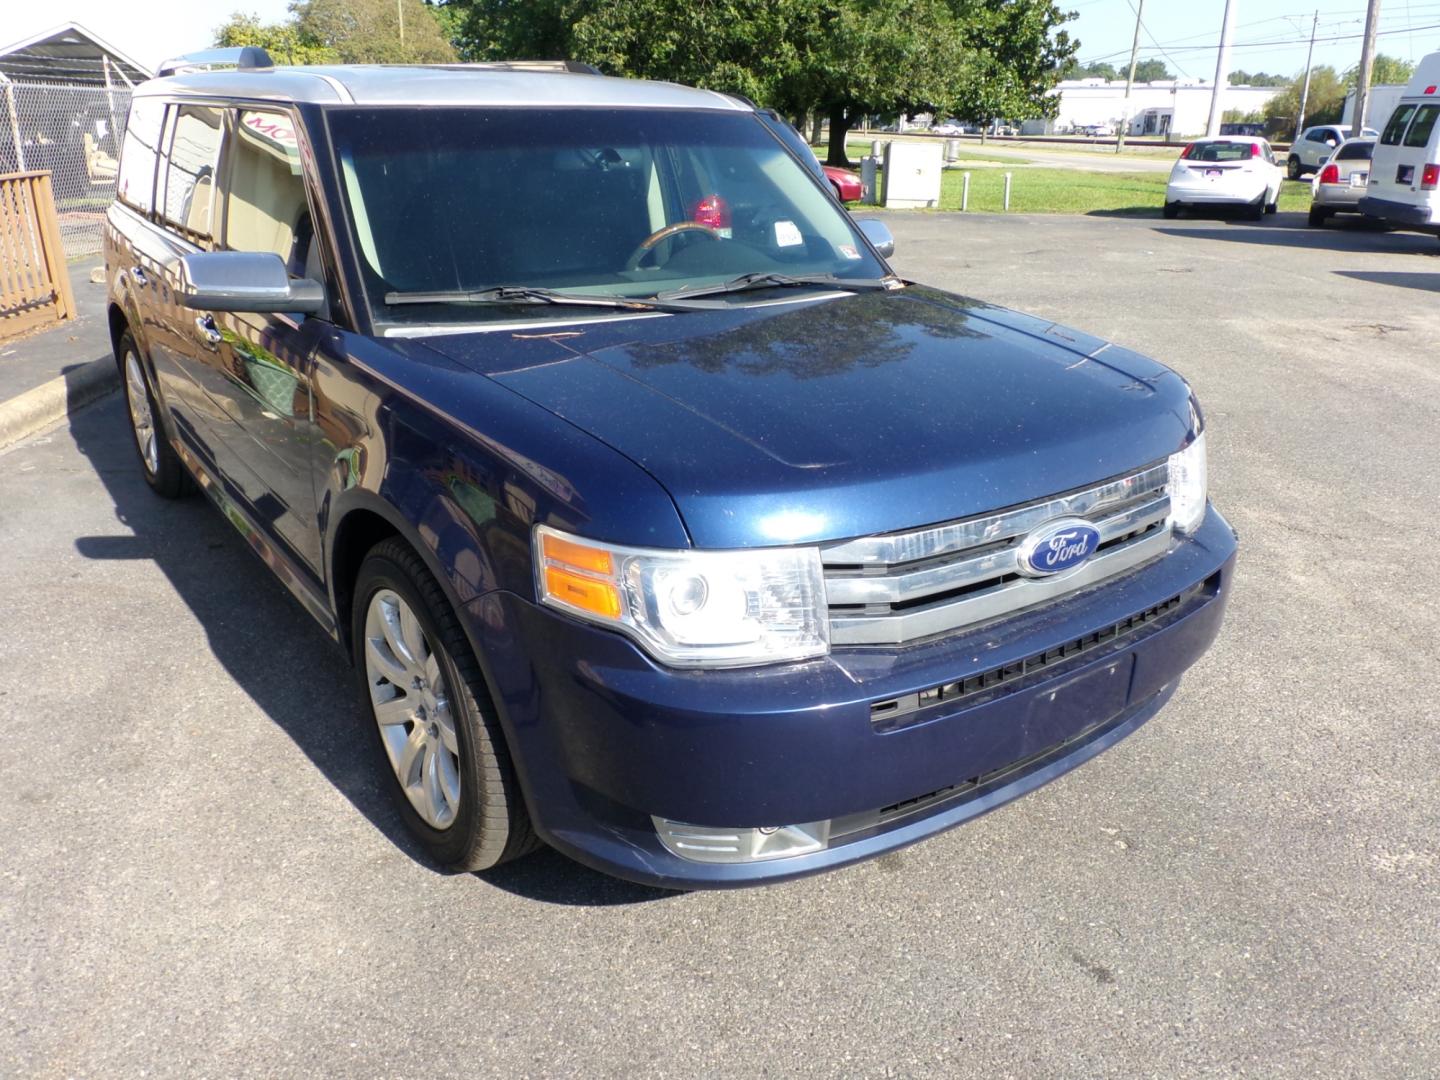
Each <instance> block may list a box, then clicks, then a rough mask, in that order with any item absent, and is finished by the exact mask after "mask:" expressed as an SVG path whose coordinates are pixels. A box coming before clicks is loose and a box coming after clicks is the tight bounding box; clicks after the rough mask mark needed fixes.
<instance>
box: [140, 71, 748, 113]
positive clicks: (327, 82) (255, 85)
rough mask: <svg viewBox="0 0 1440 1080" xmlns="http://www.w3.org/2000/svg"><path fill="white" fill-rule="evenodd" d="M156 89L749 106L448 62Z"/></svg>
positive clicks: (345, 99)
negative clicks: (445, 63) (444, 63)
mask: <svg viewBox="0 0 1440 1080" xmlns="http://www.w3.org/2000/svg"><path fill="white" fill-rule="evenodd" d="M135 93H136V94H138V95H141V96H146V97H148V96H150V95H157V94H176V95H188V94H195V95H207V96H211V97H215V96H219V97H233V98H242V99H244V98H262V99H265V100H283V101H293V102H297V103H301V104H316V105H335V104H342V103H343V104H349V103H351V102H353V103H354V104H357V105H418V106H425V105H433V106H445V105H461V106H463V105H488V106H497V107H498V106H511V105H523V106H526V107H529V108H581V107H587V106H588V107H591V108H656V109H714V110H721V111H726V112H750V111H752V110H751V108H750V107H749V106H748V105H745V104H744V103H742V102H740V101H737V100H735V99H734V98H731V97H727V96H726V95H724V94H720V93H717V92H716V91H713V90H700V89H696V88H695V87H690V86H680V85H678V84H676V83H664V82H648V81H645V80H641V79H617V78H611V77H610V76H606V75H586V74H582V73H579V72H574V71H555V70H535V69H528V70H520V69H513V68H512V69H506V68H495V67H485V66H483V65H476V66H473V67H471V66H467V65H464V64H447V65H420V64H415V65H407V64H329V65H320V66H313V67H308V66H297V67H276V68H259V69H244V70H233V71H203V72H192V73H189V74H179V75H172V76H168V77H166V78H162V79H150V80H148V81H147V82H144V83H141V84H140V85H139V86H138V87H136V89H135Z"/></svg>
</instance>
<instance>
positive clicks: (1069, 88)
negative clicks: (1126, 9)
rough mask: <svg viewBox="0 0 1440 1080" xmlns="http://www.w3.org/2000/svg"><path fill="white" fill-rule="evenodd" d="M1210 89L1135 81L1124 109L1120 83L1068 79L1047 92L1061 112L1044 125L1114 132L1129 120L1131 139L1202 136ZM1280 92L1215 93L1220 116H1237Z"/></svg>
mask: <svg viewBox="0 0 1440 1080" xmlns="http://www.w3.org/2000/svg"><path fill="white" fill-rule="evenodd" d="M1211 86H1212V84H1211V83H1205V82H1196V81H1193V80H1180V79H1177V80H1174V81H1170V82H1152V83H1136V84H1135V85H1134V86H1133V87H1131V89H1130V101H1129V105H1128V111H1127V105H1126V101H1125V83H1124V82H1123V81H1115V82H1106V81H1105V80H1104V79H1069V80H1066V81H1064V82H1062V83H1060V84H1058V85H1057V86H1056V87H1055V89H1054V90H1052V91H1050V93H1051V94H1053V95H1055V96H1057V97H1059V98H1060V108H1059V111H1058V112H1057V113H1056V115H1055V119H1054V120H1051V121H1046V122H1045V123H1046V125H1047V127H1048V129H1049V130H1050V131H1057V132H1067V131H1072V130H1074V129H1076V128H1083V127H1088V126H1090V125H1093V124H1104V125H1107V126H1109V127H1110V128H1111V129H1113V130H1116V131H1118V130H1119V129H1120V125H1121V124H1122V122H1124V120H1125V119H1126V118H1127V116H1128V119H1129V124H1128V126H1127V127H1126V133H1127V134H1130V135H1174V136H1176V137H1179V136H1185V135H1202V134H1204V132H1205V125H1206V123H1207V122H1208V121H1209V119H1210V91H1211ZM1283 89H1284V88H1283V87H1277V86H1227V87H1225V88H1224V89H1223V90H1221V92H1220V95H1221V104H1220V109H1221V112H1222V113H1223V112H1229V111H1230V110H1231V109H1236V110H1239V111H1240V112H1242V113H1252V112H1259V111H1261V110H1263V109H1264V108H1265V105H1266V103H1267V102H1268V101H1269V100H1270V99H1271V98H1273V97H1275V96H1276V95H1278V94H1280V93H1282V92H1283ZM1030 123H1033V121H1032V122H1030ZM1027 126H1028V124H1027ZM1034 134H1038V132H1034Z"/></svg>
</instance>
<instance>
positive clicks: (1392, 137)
mask: <svg viewBox="0 0 1440 1080" xmlns="http://www.w3.org/2000/svg"><path fill="white" fill-rule="evenodd" d="M1414 115H1415V106H1414V105H1401V106H1400V107H1399V108H1398V109H1396V110H1395V111H1394V112H1393V113H1391V114H1390V122H1389V123H1388V124H1386V125H1385V134H1383V135H1381V136H1380V141H1381V142H1382V143H1384V144H1385V145H1386V146H1399V145H1400V136H1402V135H1404V134H1405V125H1406V124H1408V123H1410V117H1412V116H1414Z"/></svg>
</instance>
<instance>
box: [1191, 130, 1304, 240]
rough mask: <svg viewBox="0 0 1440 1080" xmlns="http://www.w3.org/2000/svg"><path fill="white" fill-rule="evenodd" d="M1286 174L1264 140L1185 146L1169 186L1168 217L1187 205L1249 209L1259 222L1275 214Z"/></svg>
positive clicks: (1232, 138)
mask: <svg viewBox="0 0 1440 1080" xmlns="http://www.w3.org/2000/svg"><path fill="white" fill-rule="evenodd" d="M1283 180H1284V173H1283V172H1282V171H1281V169H1280V165H1279V163H1278V162H1276V160H1275V152H1274V151H1273V150H1271V149H1270V144H1269V143H1268V142H1266V141H1265V140H1264V139H1259V138H1254V137H1251V136H1241V135H1228V136H1222V137H1221V138H1218V139H1196V140H1195V141H1194V142H1192V143H1191V144H1190V145H1189V146H1187V147H1185V149H1184V150H1183V151H1181V154H1180V160H1179V161H1177V162H1175V167H1174V168H1173V169H1171V170H1170V182H1169V183H1168V184H1166V185H1165V209H1164V213H1165V216H1166V217H1167V218H1173V217H1178V216H1179V214H1180V210H1181V208H1183V207H1187V206H1189V207H1197V206H1243V207H1245V208H1246V209H1247V210H1248V211H1249V216H1250V217H1252V218H1254V219H1255V220H1257V221H1258V220H1259V219H1260V217H1261V216H1262V215H1263V214H1273V213H1274V212H1275V204H1276V202H1277V201H1278V200H1279V198H1280V184H1281V182H1282V181H1283Z"/></svg>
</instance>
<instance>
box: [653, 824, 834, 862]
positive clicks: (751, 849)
mask: <svg viewBox="0 0 1440 1080" xmlns="http://www.w3.org/2000/svg"><path fill="white" fill-rule="evenodd" d="M650 820H651V821H653V822H654V823H655V832H656V834H657V835H658V836H659V837H660V842H661V843H662V844H664V845H665V849H666V850H667V851H669V852H670V853H671V854H672V855H678V856H680V858H682V859H689V860H691V861H692V862H707V863H746V862H763V861H764V860H767V859H793V858H794V857H795V856H797V855H809V854H811V853H812V852H816V851H824V850H825V849H826V848H827V847H829V846H830V822H829V821H812V822H810V823H809V824H806V825H767V826H763V827H761V828H758V829H722V828H713V827H711V826H708V825H686V824H685V823H684V822H680V821H667V820H666V819H665V818H660V817H657V818H651V819H650Z"/></svg>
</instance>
